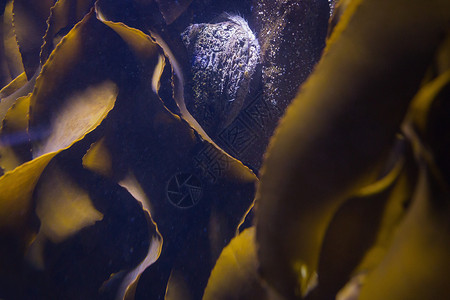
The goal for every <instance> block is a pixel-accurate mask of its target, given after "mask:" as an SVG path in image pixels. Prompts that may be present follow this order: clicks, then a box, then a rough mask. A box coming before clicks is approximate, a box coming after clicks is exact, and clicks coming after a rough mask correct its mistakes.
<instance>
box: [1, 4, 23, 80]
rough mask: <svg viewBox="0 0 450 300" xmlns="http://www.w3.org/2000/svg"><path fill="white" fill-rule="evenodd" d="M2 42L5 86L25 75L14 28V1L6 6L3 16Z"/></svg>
mask: <svg viewBox="0 0 450 300" xmlns="http://www.w3.org/2000/svg"><path fill="white" fill-rule="evenodd" d="M2 21H3V23H2V42H3V47H2V48H3V49H4V57H2V59H4V60H5V65H6V67H7V70H5V72H6V74H5V75H4V76H5V79H4V80H5V84H6V83H8V82H9V81H11V80H12V79H14V78H16V77H17V76H19V75H20V74H21V73H23V71H24V68H23V64H22V57H21V56H20V51H19V45H18V44H17V40H16V34H15V32H14V26H13V1H12V0H11V1H8V2H7V4H6V6H5V12H4V14H3V16H2Z"/></svg>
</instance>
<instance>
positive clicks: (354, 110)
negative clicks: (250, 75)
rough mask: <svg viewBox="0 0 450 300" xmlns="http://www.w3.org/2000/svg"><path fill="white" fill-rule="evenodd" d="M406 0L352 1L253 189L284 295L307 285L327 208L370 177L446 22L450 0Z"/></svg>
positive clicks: (263, 242) (267, 274)
mask: <svg viewBox="0 0 450 300" xmlns="http://www.w3.org/2000/svg"><path fill="white" fill-rule="evenodd" d="M407 2H408V1H401V0H399V1H381V2H380V1H372V0H366V1H352V2H351V3H350V6H349V8H348V9H346V11H345V12H344V15H343V16H342V18H341V21H340V22H339V23H338V25H337V27H336V29H335V32H334V33H333V35H332V36H331V38H330V40H329V44H328V46H327V50H326V53H325V55H324V56H323V58H322V60H321V62H319V64H318V66H317V67H316V69H315V72H314V73H313V75H312V76H311V77H310V79H309V80H308V81H307V82H306V84H305V85H304V86H303V87H302V89H301V91H300V93H299V94H298V96H297V98H296V99H295V100H294V102H293V103H292V105H291V106H290V108H289V109H288V110H287V113H286V115H285V117H284V118H283V120H282V121H281V123H280V126H279V127H278V130H277V132H276V134H275V136H274V138H273V140H272V145H271V147H270V149H269V151H268V156H267V160H266V163H265V167H264V171H263V176H262V180H261V184H260V186H259V190H258V195H257V201H258V211H257V213H258V216H257V218H258V221H257V241H258V245H259V250H258V257H259V259H260V262H261V274H262V276H263V277H264V278H265V279H266V280H267V281H268V282H269V283H270V284H271V285H272V286H274V287H275V288H276V289H277V290H278V291H279V292H280V293H282V294H283V295H284V296H286V297H288V298H301V297H303V296H304V295H305V293H306V291H307V287H308V285H309V283H310V280H311V278H312V277H313V274H314V273H315V271H316V270H317V263H318V259H319V253H320V252H319V251H320V247H321V244H322V240H323V236H324V234H325V230H326V228H327V226H328V224H329V221H330V220H331V217H332V216H333V214H334V213H335V211H336V209H337V208H338V207H339V206H340V204H341V203H342V201H343V200H344V199H346V198H347V197H348V195H349V194H350V193H352V192H354V191H355V189H358V188H360V187H362V186H363V185H365V184H367V183H368V182H369V181H370V180H371V175H370V174H371V173H372V174H373V171H374V170H375V167H376V165H377V163H378V162H379V161H380V159H382V157H383V156H384V153H385V151H386V149H387V148H388V147H389V145H390V144H391V143H392V140H393V138H394V136H395V133H396V131H397V130H398V128H399V125H400V122H401V120H402V118H403V117H404V114H405V111H406V108H407V106H408V104H409V102H410V100H411V99H412V96H413V95H414V93H415V92H416V90H417V89H418V86H419V83H420V80H421V79H422V78H423V76H424V73H425V70H426V67H427V65H428V64H429V62H430V61H431V59H432V57H433V55H434V52H435V51H436V48H437V46H438V44H439V41H440V38H441V37H442V35H443V33H444V32H445V29H446V26H447V25H446V24H447V22H448V21H449V19H450V15H449V13H445V14H443V13H442V11H444V10H445V11H446V12H450V10H449V9H448V2H446V1H433V2H432V3H430V2H427V3H426V4H425V3H422V2H417V3H414V5H409V4H410V2H408V3H407ZM408 5H409V6H408ZM406 6H408V10H401V9H400V7H406ZM378 20H384V21H385V22H382V23H380V22H379V21H378ZM419 24H420V25H419ZM380 25H381V26H380ZM412 27H413V28H415V30H410V29H411V28H412ZM381 28H383V29H382V30H381ZM407 29H408V30H407ZM406 32H407V34H406V35H405V33H406ZM399 34H402V35H403V36H404V39H402V41H401V42H400V41H399V40H398V38H397V37H398V35H399ZM368 36H370V38H367V37H368ZM375 45H376V46H375ZM375 48H376V49H377V50H375ZM369 57H370V58H371V59H368V58H369ZM405 65H408V66H409V68H408V70H406V69H405V68H404V66H405ZM386 66H389V68H387V67H386ZM324 87H327V88H324ZM380 115H383V119H382V120H380V119H379V116H380ZM375 127H376V128H377V130H373V128H375ZM287 158H288V159H287Z"/></svg>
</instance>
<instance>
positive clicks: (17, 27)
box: [12, 0, 56, 79]
mask: <svg viewBox="0 0 450 300" xmlns="http://www.w3.org/2000/svg"><path fill="white" fill-rule="evenodd" d="M55 1H56V0H40V1H30V0H14V1H13V20H12V21H13V24H14V32H15V34H16V38H17V43H18V45H19V50H20V55H21V57H22V62H23V66H24V69H25V74H26V75H27V78H28V79H31V77H33V75H34V73H35V72H36V70H37V69H38V67H39V53H40V52H41V46H42V43H43V39H42V37H43V36H44V34H45V31H46V30H47V23H46V21H47V19H48V17H49V15H50V8H51V7H52V6H53V4H54V3H55Z"/></svg>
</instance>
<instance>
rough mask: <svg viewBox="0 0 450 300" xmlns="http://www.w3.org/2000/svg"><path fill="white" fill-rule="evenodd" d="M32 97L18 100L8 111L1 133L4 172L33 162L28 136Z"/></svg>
mask: <svg viewBox="0 0 450 300" xmlns="http://www.w3.org/2000/svg"><path fill="white" fill-rule="evenodd" d="M30 98H31V95H30V96H26V97H21V98H19V99H17V101H16V102H15V103H14V105H13V106H12V107H11V108H10V109H9V110H8V113H7V114H6V116H5V119H4V120H3V122H2V128H1V131H0V166H1V168H2V169H3V171H4V172H6V171H10V170H13V169H14V168H16V167H17V166H19V165H21V164H22V163H24V162H26V161H29V160H31V144H30V138H29V135H28V116H29V108H30Z"/></svg>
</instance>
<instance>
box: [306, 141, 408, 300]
mask: <svg viewBox="0 0 450 300" xmlns="http://www.w3.org/2000/svg"><path fill="white" fill-rule="evenodd" d="M396 146H397V147H396V149H395V150H394V151H395V152H397V153H395V154H394V155H393V156H394V157H392V158H391V160H394V162H393V166H391V168H392V169H391V170H390V171H389V172H388V173H387V174H386V175H385V176H383V177H382V178H380V179H379V180H377V181H375V182H374V183H372V184H370V185H368V186H366V187H364V188H363V189H361V190H360V191H358V192H357V193H356V194H355V195H353V196H352V197H350V198H349V199H348V200H346V201H345V203H344V204H343V205H342V206H341V207H340V208H339V209H338V211H337V212H336V213H335V215H334V216H333V219H332V220H331V222H330V224H329V226H328V229H327V232H326V234H325V236H324V241H323V244H322V249H321V252H320V260H319V265H318V270H317V272H318V274H319V281H318V285H317V286H316V287H315V288H314V291H313V292H312V293H311V294H309V295H308V297H307V298H308V299H331V298H335V297H336V294H337V292H338V291H339V290H340V289H341V288H342V287H343V286H344V285H345V284H346V283H347V281H349V280H350V278H351V277H352V276H353V275H354V274H355V273H358V272H362V271H367V270H368V269H372V268H373V267H374V266H375V265H376V264H377V263H378V262H379V261H380V259H381V258H382V256H383V254H384V252H385V249H386V248H387V247H388V246H389V244H390V242H391V238H392V237H391V236H392V232H393V231H394V229H395V227H396V226H397V225H398V223H399V220H400V219H401V217H402V216H403V215H404V212H405V206H406V205H407V203H408V202H409V200H410V197H411V193H412V189H413V184H414V179H415V175H416V173H415V172H414V171H413V169H414V168H412V167H411V166H410V165H411V164H412V163H414V161H413V159H412V157H410V156H411V155H410V154H409V152H410V151H405V150H406V147H405V140H404V139H402V140H400V141H397V143H396ZM408 150H409V149H408ZM407 154H409V155H407ZM408 156H409V159H408ZM361 261H363V263H362V265H361Z"/></svg>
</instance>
